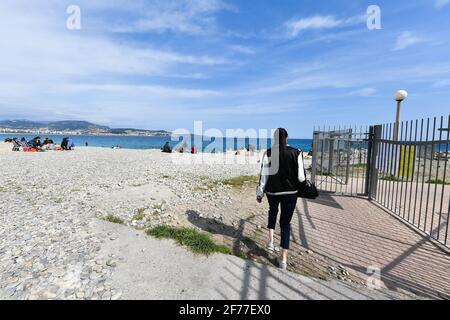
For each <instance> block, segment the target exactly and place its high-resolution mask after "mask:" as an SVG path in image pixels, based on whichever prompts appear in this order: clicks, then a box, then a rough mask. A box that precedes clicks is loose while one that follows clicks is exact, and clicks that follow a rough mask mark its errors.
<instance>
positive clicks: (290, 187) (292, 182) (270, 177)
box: [256, 147, 306, 197]
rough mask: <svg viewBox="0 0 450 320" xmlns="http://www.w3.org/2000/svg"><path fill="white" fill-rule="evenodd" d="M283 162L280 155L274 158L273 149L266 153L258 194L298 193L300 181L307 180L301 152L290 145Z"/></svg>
mask: <svg viewBox="0 0 450 320" xmlns="http://www.w3.org/2000/svg"><path fill="white" fill-rule="evenodd" d="M287 151H288V152H287V155H286V157H285V159H284V162H283V163H280V164H278V162H279V161H278V155H276V158H275V157H274V158H272V149H269V150H267V152H266V153H265V154H264V157H263V161H262V165H261V176H260V179H259V186H258V189H257V191H256V194H257V196H259V197H262V196H263V195H264V193H267V194H269V195H285V194H294V193H297V190H298V187H299V183H300V182H303V181H305V179H306V178H305V172H304V169H303V168H304V167H303V160H302V155H301V152H300V151H299V150H298V149H295V148H292V147H288V149H287Z"/></svg>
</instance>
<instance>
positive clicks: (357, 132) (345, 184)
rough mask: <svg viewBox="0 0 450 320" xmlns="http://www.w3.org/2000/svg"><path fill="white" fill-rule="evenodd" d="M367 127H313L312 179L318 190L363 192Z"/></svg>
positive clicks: (365, 191)
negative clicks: (321, 129) (325, 129)
mask: <svg viewBox="0 0 450 320" xmlns="http://www.w3.org/2000/svg"><path fill="white" fill-rule="evenodd" d="M369 134H370V133H369V132H368V128H367V127H365V128H362V127H361V128H359V129H358V128H349V129H346V128H344V129H337V130H331V131H315V132H314V139H313V163H312V180H313V181H314V182H315V183H316V186H317V187H318V188H319V189H321V190H322V191H327V192H331V193H335V194H342V195H354V196H359V195H366V194H367V176H368V171H367V170H368V166H367V164H368V156H369V155H368V150H369V149H368V143H369Z"/></svg>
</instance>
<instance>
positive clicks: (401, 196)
mask: <svg viewBox="0 0 450 320" xmlns="http://www.w3.org/2000/svg"><path fill="white" fill-rule="evenodd" d="M405 123H406V129H405V139H404V141H402V142H406V141H407V140H408V127H409V122H408V121H406V122H405ZM402 149H403V152H402ZM402 154H403V166H402V167H401V169H402V170H401V171H402V182H401V185H400V208H399V215H401V211H402V209H403V208H404V206H405V205H406V199H405V202H403V205H402V199H403V186H404V180H405V167H406V166H405V162H406V161H405V160H406V145H401V146H400V163H399V165H400V164H402ZM402 218H405V215H404V210H403V215H402Z"/></svg>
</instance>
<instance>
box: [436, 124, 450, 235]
mask: <svg viewBox="0 0 450 320" xmlns="http://www.w3.org/2000/svg"><path fill="white" fill-rule="evenodd" d="M443 130H444V128H442V126H441V134H442V132H443ZM449 139H450V116H449V117H448V121H447V143H446V144H445V160H444V161H445V164H444V174H443V178H442V193H441V205H440V207H439V223H438V236H437V240H438V241H439V236H440V234H441V232H440V230H441V220H442V207H443V205H444V195H445V184H446V183H447V180H446V179H447V162H448V140H449ZM441 140H442V139H441ZM440 144H441V143H440V142H439V145H440ZM439 157H440V154H439Z"/></svg>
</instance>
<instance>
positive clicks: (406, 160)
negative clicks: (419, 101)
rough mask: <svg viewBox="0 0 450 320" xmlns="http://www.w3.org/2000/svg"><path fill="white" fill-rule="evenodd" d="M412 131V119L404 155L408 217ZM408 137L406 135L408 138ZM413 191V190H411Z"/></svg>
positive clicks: (404, 215) (404, 207) (404, 211)
mask: <svg viewBox="0 0 450 320" xmlns="http://www.w3.org/2000/svg"><path fill="white" fill-rule="evenodd" d="M412 132H413V122H412V120H411V124H410V126H409V145H405V152H404V155H403V168H405V170H406V181H405V201H404V206H403V218H406V204H407V202H406V200H407V197H408V180H409V166H410V163H409V162H410V161H411V156H410V155H411V147H412V145H411V143H412ZM407 139H408V137H406V140H407ZM410 192H411V191H410Z"/></svg>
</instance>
